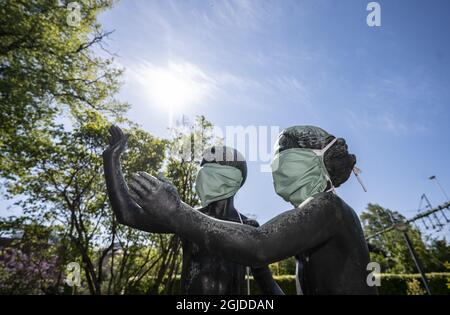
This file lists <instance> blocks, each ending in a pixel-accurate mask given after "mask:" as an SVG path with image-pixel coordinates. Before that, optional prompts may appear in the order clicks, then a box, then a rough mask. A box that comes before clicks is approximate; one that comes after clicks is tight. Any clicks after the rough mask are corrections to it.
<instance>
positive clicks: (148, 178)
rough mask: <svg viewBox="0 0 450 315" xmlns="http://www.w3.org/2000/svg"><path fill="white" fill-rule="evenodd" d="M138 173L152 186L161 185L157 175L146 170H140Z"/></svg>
mask: <svg viewBox="0 0 450 315" xmlns="http://www.w3.org/2000/svg"><path fill="white" fill-rule="evenodd" d="M138 175H139V176H140V177H142V178H144V179H145V180H146V181H147V182H148V183H149V184H150V185H152V187H155V188H156V187H158V186H159V185H160V181H159V179H157V178H156V177H155V176H152V175H150V174H148V173H146V172H138Z"/></svg>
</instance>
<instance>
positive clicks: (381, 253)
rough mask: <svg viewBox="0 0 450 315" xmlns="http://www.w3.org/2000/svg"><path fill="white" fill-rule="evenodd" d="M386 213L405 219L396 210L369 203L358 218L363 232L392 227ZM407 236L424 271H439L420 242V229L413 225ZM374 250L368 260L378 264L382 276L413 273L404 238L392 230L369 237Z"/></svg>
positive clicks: (423, 244) (430, 252)
mask: <svg viewBox="0 0 450 315" xmlns="http://www.w3.org/2000/svg"><path fill="white" fill-rule="evenodd" d="M389 213H390V214H391V215H392V216H393V217H394V218H396V219H398V220H404V219H405V218H404V217H403V216H402V215H401V214H400V213H398V212H396V211H391V210H389V209H385V208H383V207H381V206H379V205H377V204H369V205H368V206H367V209H366V211H364V212H362V213H361V215H360V218H361V221H362V224H363V228H364V233H365V235H366V236H369V235H372V234H374V233H376V232H378V231H380V230H382V229H383V228H385V227H388V226H390V225H392V221H391V219H390V215H389ZM408 236H409V237H410V239H411V241H412V243H413V246H414V249H415V251H416V253H417V255H418V257H419V259H420V261H421V262H422V264H423V267H424V268H425V271H427V272H432V271H438V270H436V269H435V267H436V261H435V258H433V254H432V251H431V250H430V247H429V246H427V244H426V243H425V242H424V240H423V239H422V234H421V232H420V230H419V229H418V228H416V227H414V226H412V225H410V226H409V229H408ZM369 245H370V247H371V248H372V249H373V250H372V252H371V253H370V257H371V261H375V262H378V263H379V264H380V265H381V271H382V272H385V273H416V272H417V269H416V267H415V264H414V261H413V260H412V258H411V255H410V253H409V250H408V247H407V246H406V244H405V241H404V239H403V236H402V234H401V233H400V232H398V231H397V230H393V231H390V232H387V233H384V234H382V235H380V236H379V237H376V238H372V239H371V240H370V243H369Z"/></svg>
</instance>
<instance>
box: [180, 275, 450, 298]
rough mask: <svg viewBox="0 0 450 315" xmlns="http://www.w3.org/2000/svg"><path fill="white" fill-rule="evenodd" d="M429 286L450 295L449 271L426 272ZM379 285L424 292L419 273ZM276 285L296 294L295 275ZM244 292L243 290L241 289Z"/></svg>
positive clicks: (383, 289)
mask: <svg viewBox="0 0 450 315" xmlns="http://www.w3.org/2000/svg"><path fill="white" fill-rule="evenodd" d="M427 277H428V281H429V287H430V289H431V292H432V294H434V295H450V272H441V273H429V274H427ZM380 278H381V279H380V280H381V286H380V287H379V288H378V291H379V294H381V295H407V294H425V293H426V292H425V288H424V286H423V283H422V280H421V277H420V275H419V274H380ZM274 279H275V280H276V281H277V283H278V285H279V286H280V287H281V289H283V291H284V293H286V294H288V295H295V294H296V287H295V276H274ZM179 288H180V283H179V277H177V279H176V283H175V284H174V289H175V290H174V291H175V292H174V294H179V293H180V289H179ZM250 288H251V292H252V294H254V295H258V294H259V290H258V287H257V286H256V283H255V282H254V281H253V278H250ZM243 293H244V294H245V291H243Z"/></svg>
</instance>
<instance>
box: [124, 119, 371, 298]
mask: <svg viewBox="0 0 450 315" xmlns="http://www.w3.org/2000/svg"><path fill="white" fill-rule="evenodd" d="M304 149H305V150H304ZM325 149H326V150H325ZM306 151H308V152H306ZM311 152H313V153H314V154H312V153H311ZM276 153H277V156H278V157H279V158H280V165H279V167H280V168H279V169H278V170H277V168H276V167H275V168H274V186H275V189H276V191H277V193H278V194H279V195H280V196H282V197H283V198H284V199H286V200H289V201H291V203H293V204H294V207H295V208H294V209H292V210H290V211H286V212H284V213H282V214H280V215H278V216H276V217H274V218H273V219H271V220H270V221H269V222H267V223H265V224H263V225H262V226H260V227H254V226H250V225H242V224H237V223H234V222H227V221H223V220H218V219H214V218H211V217H210V216H207V215H205V214H203V213H201V212H200V211H197V210H195V209H193V208H192V207H190V206H189V205H187V204H185V203H184V202H182V201H181V200H180V198H179V196H178V194H177V191H176V189H175V188H174V187H173V186H172V185H171V184H170V183H169V182H167V181H165V180H161V179H158V178H155V177H153V176H151V175H149V174H146V173H144V172H139V173H138V174H136V175H135V176H134V178H133V180H132V182H131V183H130V188H131V191H130V193H131V195H132V197H133V199H134V200H135V201H136V202H137V203H138V204H139V205H140V206H141V210H140V211H141V212H142V215H143V218H144V219H143V221H148V222H153V223H158V224H160V225H161V226H165V227H167V228H170V229H171V230H172V231H174V233H176V234H177V235H180V236H182V237H184V238H186V239H188V240H190V241H192V242H195V243H196V244H199V245H200V246H203V247H205V248H207V249H208V250H209V251H211V252H217V253H220V254H221V255H223V256H224V257H226V258H227V259H229V260H231V261H234V262H236V263H239V264H242V265H250V266H253V267H259V266H264V265H266V264H269V263H273V262H276V261H280V260H282V259H286V258H288V257H291V256H295V257H296V259H297V266H298V268H297V270H298V272H297V276H298V282H299V283H298V284H299V289H301V291H302V293H304V294H376V293H377V289H376V288H375V287H371V286H369V284H368V283H367V276H368V275H369V272H368V271H367V270H366V268H367V265H368V263H369V253H368V249H367V244H366V241H365V239H364V235H363V231H362V228H361V224H360V221H359V219H358V217H357V215H356V213H355V212H354V210H353V209H352V208H351V207H350V206H349V205H347V204H346V203H345V202H344V201H343V200H342V199H341V198H339V196H338V195H337V194H335V193H334V187H339V186H340V185H341V184H342V183H344V182H345V181H347V179H348V178H349V176H350V174H351V172H352V170H353V168H354V166H355V163H356V157H355V156H354V155H352V154H349V153H348V150H347V144H346V142H345V140H344V139H342V138H339V139H337V138H335V137H334V136H332V135H330V134H328V133H327V132H325V131H324V130H322V129H321V128H318V127H313V126H296V127H292V128H288V129H286V130H284V131H283V132H282V133H281V134H280V137H279V142H278V148H277V152H276ZM285 153H286V154H285ZM315 154H317V155H315ZM316 157H317V160H316ZM296 163H297V164H296ZM295 165H298V167H299V169H302V170H304V171H303V172H298V170H297V169H296V168H295ZM308 165H309V166H311V167H309V168H308V167H306V166H308ZM283 167H287V168H289V169H290V170H292V171H293V173H294V174H295V176H300V177H301V178H300V180H297V179H296V178H295V176H294V177H293V176H291V175H289V173H288V172H284V170H283V169H282V168H283ZM293 188H294V189H293ZM311 194H312V195H311ZM305 198H306V199H305ZM304 199H305V200H304ZM299 202H300V204H298V203H299ZM125 215H127V214H125Z"/></svg>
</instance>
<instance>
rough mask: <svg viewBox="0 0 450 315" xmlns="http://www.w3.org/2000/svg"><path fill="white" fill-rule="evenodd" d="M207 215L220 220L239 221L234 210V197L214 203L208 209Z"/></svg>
mask: <svg viewBox="0 0 450 315" xmlns="http://www.w3.org/2000/svg"><path fill="white" fill-rule="evenodd" d="M205 213H206V214H207V215H209V216H212V217H214V218H216V219H220V220H227V221H228V220H233V221H239V215H238V213H237V210H236V209H235V208H234V198H233V197H231V198H228V199H224V200H219V201H216V202H214V203H213V204H211V205H210V206H209V207H208V209H207V210H206V212H205Z"/></svg>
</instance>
